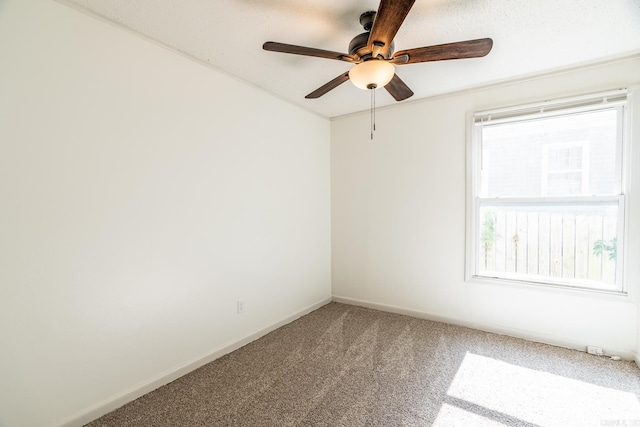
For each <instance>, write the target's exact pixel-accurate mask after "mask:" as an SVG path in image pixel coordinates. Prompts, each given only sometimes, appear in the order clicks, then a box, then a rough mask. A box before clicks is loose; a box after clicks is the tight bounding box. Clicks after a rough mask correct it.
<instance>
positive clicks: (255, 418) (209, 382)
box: [89, 303, 640, 427]
mask: <svg viewBox="0 0 640 427" xmlns="http://www.w3.org/2000/svg"><path fill="white" fill-rule="evenodd" d="M639 396H640V370H639V369H638V368H637V367H636V365H635V364H634V363H633V362H630V361H613V360H610V359H609V358H606V357H597V356H592V355H588V354H586V353H582V352H579V351H575V350H569V349H564V348H558V347H554V346H549V345H545V344H539V343H533V342H529V341H525V340H521V339H516V338H511V337H506V336H502V335H496V334H492V333H487V332H482V331H478V330H474V329H469V328H464V327H459V326H453V325H449V324H445V323H438V322H432V321H428V320H422V319H416V318H412V317H407V316H402V315H397V314H391V313H385V312H380V311H376V310H370V309H366V308H361V307H355V306H350V305H345V304H339V303H330V304H328V305H326V306H324V307H322V308H320V309H318V310H316V311H314V312H312V313H310V314H308V315H306V316H304V317H302V318H300V319H298V320H296V321H294V322H292V323H290V324H288V325H286V326H283V327H282V328H280V329H278V330H276V331H274V332H272V333H270V334H268V335H266V336H264V337H262V338H260V339H258V340H256V341H254V342H252V343H250V344H248V345H246V346H244V347H242V348H241V349H239V350H236V351H234V352H233V353H230V354H228V355H226V356H223V357H221V358H219V359H217V360H215V361H213V362H211V363H209V364H207V365H205V366H203V367H201V368H199V369H197V370H195V371H193V372H191V373H189V374H187V375H185V376H184V377H182V378H179V379H178V380H176V381H174V382H172V383H170V384H167V385H166V386H164V387H161V388H159V389H157V390H155V391H153V392H151V393H149V394H147V395H145V396H143V397H141V398H139V399H137V400H135V401H133V402H131V403H129V404H127V405H125V406H123V407H121V408H119V409H117V410H115V411H113V412H111V413H109V414H107V415H105V416H103V417H102V418H100V419H98V420H96V421H94V422H92V423H90V424H89V426H91V427H98V426H431V425H435V426H504V425H507V426H535V425H545V426H547V425H548V426H571V425H573V426H581V427H582V426H588V425H593V426H600V427H602V426H640V404H639V400H638V397H639Z"/></svg>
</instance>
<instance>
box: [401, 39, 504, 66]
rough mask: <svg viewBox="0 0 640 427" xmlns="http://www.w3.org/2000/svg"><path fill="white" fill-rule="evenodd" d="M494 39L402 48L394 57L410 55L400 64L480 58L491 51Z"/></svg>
mask: <svg viewBox="0 0 640 427" xmlns="http://www.w3.org/2000/svg"><path fill="white" fill-rule="evenodd" d="M492 47H493V40H491V39H489V38H486V39H476V40H467V41H463V42H456V43H447V44H439V45H436V46H425V47H418V48H415V49H408V50H401V51H400V52H396V53H395V54H394V55H393V57H394V58H397V57H399V56H402V55H408V56H409V60H408V61H406V62H398V63H397V64H398V65H403V64H415V63H416V62H429V61H444V60H447V59H463V58H479V57H481V56H485V55H486V54H488V53H489V52H490V51H491V48H492Z"/></svg>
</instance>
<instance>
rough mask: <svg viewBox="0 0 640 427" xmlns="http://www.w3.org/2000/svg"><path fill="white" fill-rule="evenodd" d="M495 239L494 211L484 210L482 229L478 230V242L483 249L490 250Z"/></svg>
mask: <svg viewBox="0 0 640 427" xmlns="http://www.w3.org/2000/svg"><path fill="white" fill-rule="evenodd" d="M495 241H496V212H495V211H493V210H488V211H485V213H484V222H483V223H482V230H481V231H480V242H481V243H482V246H483V247H484V249H485V251H489V250H491V248H493V244H494V242H495Z"/></svg>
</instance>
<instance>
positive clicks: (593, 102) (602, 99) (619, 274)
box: [465, 89, 631, 295]
mask: <svg viewBox="0 0 640 427" xmlns="http://www.w3.org/2000/svg"><path fill="white" fill-rule="evenodd" d="M629 97H630V94H629V93H628V91H627V90H626V89H620V90H614V91H609V92H604V93H598V94H591V95H585V96H580V97H573V98H565V99H559V100H554V101H546V102H541V103H535V104H527V105H521V106H515V107H507V108H501V109H493V110H485V111H478V112H473V113H469V114H467V124H468V128H467V209H466V210H467V227H466V262H465V266H466V272H465V273H466V274H465V278H466V280H467V281H469V280H473V279H479V280H483V281H484V280H489V281H492V282H496V283H506V284H516V285H519V286H522V285H538V286H539V285H542V286H547V287H552V288H563V289H575V290H579V291H595V292H604V293H613V294H620V295H627V292H628V289H627V288H626V286H625V279H624V271H625V269H624V265H625V261H627V258H628V254H627V251H626V245H625V240H626V239H625V230H626V229H627V227H626V225H627V224H626V221H627V218H628V216H627V210H628V207H627V203H626V201H625V194H627V190H628V189H627V181H628V169H629V164H630V161H631V160H630V150H629V145H630V144H629V139H630V133H631V132H630V126H629V122H630V114H629V108H628V103H627V100H628V99H629ZM612 107H614V108H616V109H618V141H617V148H616V149H617V153H616V176H617V177H618V179H619V182H618V188H619V189H620V194H617V195H608V196H597V197H596V196H593V197H575V196H572V197H544V196H543V197H539V198H481V197H479V192H480V190H481V189H480V188H478V187H479V184H480V183H481V182H483V180H481V179H480V178H481V174H482V170H481V169H482V167H481V162H482V158H481V156H482V153H481V143H482V141H481V137H482V124H483V123H486V122H487V121H491V122H492V123H500V122H510V121H514V120H519V119H525V118H542V117H548V116H558V115H560V116H561V115H564V114H569V113H574V112H586V111H593V110H600V109H603V108H612ZM584 158H585V157H583V159H584ZM583 162H584V160H583ZM583 173H584V171H583ZM543 179H546V175H545V176H544V178H543ZM543 194H544V193H543ZM581 200H583V201H588V202H594V203H595V202H601V203H616V204H618V242H617V244H618V250H619V254H620V255H621V256H619V257H618V259H617V261H616V285H615V289H610V288H596V287H591V286H583V285H581V284H580V283H578V281H571V282H568V281H566V282H563V281H562V280H556V279H552V280H548V281H547V280H544V281H543V280H539V279H536V280H530V279H528V278H518V277H515V276H514V277H505V276H507V275H506V274H505V275H503V276H502V277H489V276H484V275H481V274H479V271H480V268H479V258H480V257H479V252H480V244H479V243H480V240H479V239H480V233H479V224H480V220H479V214H480V206H481V205H482V204H483V203H485V204H497V205H500V204H513V203H516V204H517V203H526V202H533V203H535V202H542V203H560V204H566V203H571V202H573V203H575V202H580V201H581Z"/></svg>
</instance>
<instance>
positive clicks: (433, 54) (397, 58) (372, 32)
mask: <svg viewBox="0 0 640 427" xmlns="http://www.w3.org/2000/svg"><path fill="white" fill-rule="evenodd" d="M413 3H415V0H381V1H380V5H379V6H378V11H377V12H373V11H370V12H365V13H363V14H362V15H361V16H360V24H361V25H362V26H363V27H364V29H365V32H364V33H362V34H359V35H357V36H355V37H354V38H353V40H351V43H349V53H348V54H347V53H340V52H332V51H328V50H322V49H315V48H312V47H304V46H296V45H291V44H285V43H278V42H271V41H269V42H266V43H265V44H264V45H263V46H262V48H263V49H264V50H268V51H272V52H282V53H291V54H294V55H306V56H313V57H317V58H326V59H334V60H338V61H346V62H350V63H352V64H354V66H353V67H352V68H351V69H350V70H349V71H347V72H346V73H343V74H341V75H339V76H338V77H336V78H335V79H333V80H331V81H330V82H328V83H326V84H324V85H322V86H320V87H319V88H318V89H316V90H314V91H313V92H311V93H310V94H308V95H307V96H306V97H305V98H307V99H315V98H319V97H321V96H322V95H324V94H325V93H327V92H329V91H330V90H332V89H335V88H336V87H338V86H339V85H341V84H342V83H344V82H346V81H347V80H351V82H352V83H353V84H354V85H356V86H357V87H359V88H361V89H377V88H380V87H384V88H385V89H386V90H387V92H389V93H390V94H391V96H393V98H394V99H395V100H396V101H402V100H405V99H407V98H409V97H411V96H412V95H413V91H412V90H411V89H409V87H408V86H407V85H406V84H405V83H404V82H403V81H402V80H401V79H400V77H398V75H397V74H396V73H395V67H394V65H406V64H415V63H418V62H428V61H444V60H447V59H462V58H478V57H482V56H485V55H486V54H488V53H489V52H490V51H491V47H492V46H493V40H491V39H490V38H484V39H476V40H467V41H461V42H455V43H447V44H441V45H435V46H425V47H418V48H414V49H408V50H401V51H399V52H394V43H393V38H394V37H395V35H396V33H397V32H398V29H399V28H400V26H401V25H402V22H403V21H404V19H405V18H406V16H407V14H408V13H409V11H410V10H411V7H412V6H413Z"/></svg>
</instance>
